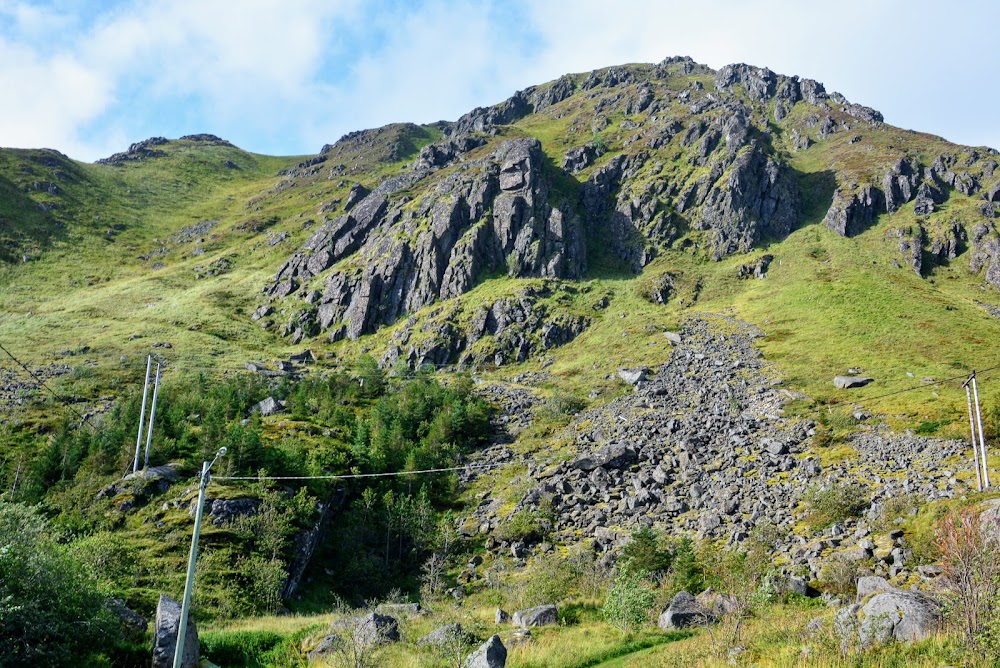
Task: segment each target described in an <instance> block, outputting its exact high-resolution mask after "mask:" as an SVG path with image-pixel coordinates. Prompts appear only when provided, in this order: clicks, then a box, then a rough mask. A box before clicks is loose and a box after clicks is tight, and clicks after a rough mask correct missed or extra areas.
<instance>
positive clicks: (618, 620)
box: [604, 566, 655, 633]
mask: <svg viewBox="0 0 1000 668" xmlns="http://www.w3.org/2000/svg"><path fill="white" fill-rule="evenodd" d="M654 602H655V595H654V594H653V590H652V588H651V587H650V586H649V583H648V580H647V576H646V573H644V572H643V571H631V570H630V569H629V568H628V567H627V566H623V567H622V568H621V569H620V570H619V571H618V574H617V575H616V576H615V581H614V584H612V585H611V588H610V589H609V590H608V594H607V596H606V597H605V598H604V619H605V620H607V622H608V623H609V624H611V625H612V626H614V627H615V628H616V629H618V630H619V631H621V632H622V633H632V632H634V631H636V630H637V629H638V628H639V627H641V626H642V625H643V624H645V623H646V621H647V620H648V619H649V611H650V610H651V609H652V608H653V603H654Z"/></svg>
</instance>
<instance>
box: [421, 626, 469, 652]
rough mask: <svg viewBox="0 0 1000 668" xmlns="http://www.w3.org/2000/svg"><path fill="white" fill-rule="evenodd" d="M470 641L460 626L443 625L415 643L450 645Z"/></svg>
mask: <svg viewBox="0 0 1000 668" xmlns="http://www.w3.org/2000/svg"><path fill="white" fill-rule="evenodd" d="M469 640H470V636H469V634H468V633H466V632H465V630H464V629H463V628H462V625H461V624H458V623H455V624H445V625H444V626H440V627H438V628H436V629H434V630H433V631H431V632H430V633H428V634H427V635H425V636H424V637H423V638H421V639H420V640H418V641H417V644H418V645H437V646H441V645H450V644H451V643H454V642H456V641H459V642H466V641H469Z"/></svg>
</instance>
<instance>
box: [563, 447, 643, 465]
mask: <svg viewBox="0 0 1000 668" xmlns="http://www.w3.org/2000/svg"><path fill="white" fill-rule="evenodd" d="M635 460H636V452H635V450H633V449H632V448H630V447H628V446H627V445H625V444H623V443H609V444H607V445H602V446H601V447H599V448H598V449H597V451H596V452H593V453H589V454H585V455H581V456H579V457H577V458H576V459H575V460H574V461H573V466H574V467H576V468H578V469H580V470H581V471H593V470H594V469H596V468H609V469H620V468H623V467H625V466H630V465H631V464H632V463H633V462H635Z"/></svg>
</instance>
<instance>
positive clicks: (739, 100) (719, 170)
mask: <svg viewBox="0 0 1000 668" xmlns="http://www.w3.org/2000/svg"><path fill="white" fill-rule="evenodd" d="M2 160H3V161H2V164H0V174H2V178H3V181H2V184H3V187H4V188H5V190H4V192H5V193H6V196H5V197H4V198H3V207H4V208H3V211H2V213H0V215H2V218H3V220H4V238H3V240H2V246H0V247H2V249H3V250H2V254H3V257H4V259H5V261H6V263H7V266H6V268H5V269H4V274H5V278H4V284H5V285H6V286H7V287H6V288H5V290H4V293H3V294H4V297H3V307H4V309H5V311H7V312H8V313H10V314H11V316H12V317H11V318H10V319H9V320H8V321H7V322H6V324H5V329H6V331H3V333H4V334H5V336H6V337H7V338H8V339H9V338H10V337H11V336H13V337H18V338H22V339H24V340H25V343H26V347H27V349H28V351H29V352H31V353H35V352H37V353H38V354H39V355H41V356H43V357H44V356H47V355H51V354H52V353H55V352H61V351H65V350H71V349H73V348H79V347H80V344H81V343H83V344H84V345H87V346H88V347H89V348H90V350H91V351H93V352H92V353H91V354H92V355H93V354H98V353H101V355H102V357H104V358H105V359H110V360H113V359H117V358H118V357H121V356H122V355H126V356H127V355H129V354H134V353H135V352H136V351H138V350H140V349H146V348H148V341H147V340H143V339H135V340H133V341H132V342H129V341H128V339H129V337H130V336H135V335H141V336H143V337H150V336H155V337H158V338H160V339H163V340H168V339H169V340H170V342H171V343H172V345H174V346H175V349H176V350H177V351H178V353H177V354H183V355H186V356H188V357H193V358H196V359H197V361H198V363H203V364H206V365H208V366H212V365H216V364H230V365H236V366H239V365H241V364H242V362H243V361H244V360H246V359H248V358H251V357H253V356H254V355H255V354H265V353H266V352H269V351H271V350H275V351H281V352H280V353H277V354H284V352H285V351H286V350H292V349H294V346H295V345H297V344H301V345H308V346H310V347H313V348H324V349H325V348H327V347H329V349H330V350H331V351H342V354H344V355H347V356H350V355H354V354H356V352H357V350H358V345H357V344H355V343H354V342H355V341H364V343H363V344H361V347H364V348H370V349H372V350H373V352H376V353H377V357H378V358H379V359H380V360H381V361H382V363H383V364H385V365H388V366H392V365H394V364H395V363H396V362H397V361H398V360H403V361H404V362H405V363H407V364H409V365H411V366H414V365H420V364H423V363H433V364H439V365H441V364H452V363H463V364H466V365H469V364H478V365H483V364H505V363H511V362H514V363H518V362H526V361H528V360H537V359H539V357H541V356H545V355H549V354H550V353H552V352H553V351H554V350H556V349H557V348H559V347H560V346H565V345H566V344H568V343H569V342H571V341H574V340H577V339H580V338H582V339H584V340H585V341H587V340H589V339H596V340H595V341H592V342H591V343H590V344H587V343H583V344H581V346H580V347H581V348H582V349H583V350H581V351H577V352H575V353H568V354H567V356H566V360H565V363H566V365H568V366H572V362H571V361H569V358H571V357H572V358H575V359H584V358H586V359H590V358H591V356H592V354H591V351H592V350H594V349H596V348H599V347H600V345H603V344H604V343H606V334H607V332H605V331H603V330H604V329H606V326H607V325H608V321H609V320H612V319H613V317H616V316H617V314H618V313H620V312H622V310H624V311H626V320H625V321H624V322H622V323H619V324H621V325H622V328H621V329H623V330H626V331H627V330H628V329H630V325H631V323H632V319H631V314H632V313H633V312H641V315H640V316H639V317H638V318H636V321H641V322H646V323H647V324H650V325H653V324H657V325H660V326H666V325H676V323H677V318H678V316H679V315H680V314H682V313H683V312H684V311H686V310H688V309H692V308H694V309H696V310H716V311H721V310H724V309H727V308H735V309H736V313H739V314H741V315H742V316H743V317H745V318H746V319H748V320H750V321H753V322H755V323H756V324H758V325H765V320H767V321H769V322H770V323H771V326H770V327H769V328H768V327H765V331H767V330H768V329H770V330H772V331H770V332H768V335H769V339H772V340H771V341H768V342H765V344H764V345H765V348H770V350H769V352H773V353H775V354H778V355H781V356H786V357H790V358H792V359H791V360H790V364H789V366H788V368H787V369H786V371H788V372H790V373H791V374H792V376H793V380H794V381H795V382H798V383H801V384H803V387H804V388H805V389H807V390H815V389H816V385H812V382H813V375H812V372H811V371H808V370H807V369H808V368H809V367H814V366H816V369H815V372H816V374H817V375H818V374H824V375H831V374H833V373H835V372H837V371H839V370H841V368H842V367H846V366H859V365H860V366H865V367H867V368H869V369H870V370H872V371H873V372H878V371H881V368H880V367H881V366H882V365H883V364H885V365H886V366H888V363H889V362H890V361H891V363H892V366H894V367H895V369H894V376H895V378H896V379H900V378H901V374H900V372H899V370H900V369H902V368H903V367H906V370H907V371H910V372H912V373H918V374H920V375H940V374H941V373H942V368H944V367H946V366H947V365H948V364H951V363H952V362H955V361H956V359H957V358H959V357H961V358H962V362H963V363H965V364H970V363H971V360H973V359H975V357H976V353H975V352H974V351H975V348H976V342H975V340H974V339H976V340H978V339H977V337H970V336H967V335H965V334H958V335H957V346H958V349H957V350H956V349H955V347H954V346H955V345H956V342H955V339H956V336H955V334H954V333H955V332H956V331H960V330H962V329H963V327H962V326H961V325H960V323H975V326H976V327H977V328H978V327H982V326H984V327H986V328H987V330H988V331H995V329H996V323H995V322H994V320H993V318H992V316H990V315H989V312H988V309H990V308H995V307H996V303H997V298H996V289H997V288H1000V236H998V234H997V231H996V227H995V223H994V220H995V218H994V217H995V215H996V202H997V201H998V199H1000V172H997V152H996V151H994V150H992V149H988V148H971V147H962V146H956V145H953V144H950V143H948V142H946V141H944V140H942V139H940V138H937V137H933V136H930V135H925V134H919V133H915V132H911V131H906V130H901V129H899V128H895V127H893V126H891V125H888V124H886V123H885V122H884V120H883V118H882V116H881V114H879V113H878V112H877V111H874V110H872V109H870V108H867V107H864V106H862V105H859V104H855V103H851V102H849V101H847V100H846V99H844V97H843V96H841V95H839V94H838V93H827V92H826V91H825V89H824V87H823V85H822V84H820V83H818V82H815V81H812V80H808V79H801V80H800V79H798V78H797V77H789V76H783V75H778V74H775V73H773V72H771V71H770V70H767V69H764V68H757V67H751V66H747V65H731V66H727V67H724V68H722V69H721V70H719V71H718V72H715V71H713V70H711V69H709V68H707V67H705V66H703V65H699V64H697V63H694V62H693V61H691V60H690V59H687V58H668V59H666V60H665V61H663V62H662V63H659V64H657V65H628V66H621V67H611V68H607V69H603V70H597V71H594V72H591V73H587V74H579V75H567V76H563V77H561V78H559V79H558V80H556V81H553V82H549V83H547V84H543V85H540V86H535V87H531V88H528V89H525V90H523V91H519V92H517V93H515V94H514V95H513V96H512V97H510V98H509V99H508V100H505V101H504V102H501V103H499V104H497V105H494V106H492V107H488V108H480V109H475V110H473V111H471V112H469V113H468V114H466V115H465V116H463V117H462V118H460V119H458V120H457V121H455V122H441V123H437V124H434V125H432V126H417V125H412V124H397V125H390V126H386V127H383V128H378V129H374V130H365V131H360V132H354V133H350V134H348V135H346V136H345V137H343V138H341V139H340V140H339V141H337V142H336V143H334V144H332V145H327V146H324V147H323V148H322V150H321V151H320V153H319V154H317V155H315V156H310V157H305V158H267V157H265V156H254V155H251V154H248V153H246V152H244V151H241V150H239V149H238V148H236V147H234V146H232V145H231V144H229V143H228V142H225V141H223V140H221V139H219V138H218V137H214V136H212V135H193V136H189V137H184V138H182V139H180V140H175V141H167V140H165V139H163V138H151V139H149V140H146V141H143V142H138V143H136V144H134V145H132V146H131V147H130V148H129V150H128V151H126V152H123V153H120V154H116V155H114V156H111V157H110V158H108V159H105V160H101V161H99V162H98V164H95V165H84V164H80V163H75V162H73V161H71V160H69V159H67V158H66V157H65V156H62V155H60V154H58V153H56V152H52V151H10V150H8V151H4V152H3V155H2ZM768 256H770V257H768ZM764 275H768V276H769V278H768V280H766V281H759V282H758V281H755V280H754V281H750V280H740V279H739V278H738V277H739V276H744V277H745V276H760V277H763V276H764ZM15 286H16V287H15ZM56 286H58V287H56ZM53 288H54V289H53ZM980 288H988V289H986V290H981V289H980ZM876 293H878V294H877V295H876ZM168 295H169V296H168ZM847 302H850V303H851V304H852V308H851V309H848V310H845V309H843V308H841V306H842V305H843V304H845V303H847ZM649 303H652V304H655V306H656V307H655V308H653V307H650V306H647V304H649ZM661 304H662V306H663V308H660V305H661ZM984 309H985V310H984ZM28 312H30V313H31V316H30V318H29V317H26V314H27V313H28ZM140 312H141V313H142V317H141V318H138V317H137V315H138V313H140ZM649 312H652V313H653V314H654V315H653V316H652V320H649V317H648V315H647V314H648V313H649ZM56 314H58V316H57V315H56ZM886 315H888V317H883V316H886ZM93 319H99V320H101V321H102V323H103V324H102V327H103V328H104V329H103V331H96V330H94V328H91V327H89V326H83V327H78V325H79V324H80V321H81V320H83V321H86V322H87V323H89V322H91V321H92V320H93ZM792 319H794V320H795V321H796V326H795V327H787V326H785V324H783V323H788V322H791V321H792ZM894 319H898V320H899V321H900V327H899V328H890V327H889V326H888V325H889V323H893V320H894ZM908 321H909V322H908ZM56 323H58V327H57V326H56ZM46 327H48V328H50V329H51V330H54V331H51V332H50V333H47V335H46V337H37V336H33V333H34V332H35V331H39V330H37V329H36V328H41V329H42V330H45V328H46ZM632 329H634V328H632ZM828 329H830V330H832V331H834V332H836V333H837V336H836V337H833V338H834V340H831V341H826V342H824V343H823V344H822V345H821V346H820V347H821V348H822V349H821V350H815V348H816V347H817V344H816V342H815V341H816V339H817V338H819V337H817V336H816V334H817V333H818V332H821V331H826V330H828ZM893 330H895V331H893ZM901 330H905V331H901ZM915 330H916V331H919V332H920V334H921V338H920V340H919V341H914V340H912V338H911V336H910V334H912V333H914V331H915ZM46 331H47V330H46ZM63 334H69V335H68V336H64V335H63ZM276 337H280V338H276ZM341 339H347V340H348V341H347V343H346V344H338V342H339V341H340V340H341ZM369 339H371V340H370V341H369ZM779 339H780V340H779ZM841 340H842V341H843V345H840V343H841ZM135 341H139V342H138V343H136V342H135ZM632 341H635V340H634V339H633V340H632ZM331 344H338V345H331ZM598 344H600V345H598ZM911 344H912V345H911ZM644 346H645V342H644V343H641V344H636V345H632V344H631V343H630V344H629V345H628V346H625V347H624V348H625V349H626V350H627V352H629V353H633V354H631V355H623V356H622V357H621V359H618V360H616V362H620V363H627V362H626V359H628V358H631V357H637V358H638V359H642V358H643V356H642V354H640V353H639V352H637V351H638V350H639V349H641V348H642V347H644ZM901 346H903V347H906V346H910V350H909V351H908V354H907V355H905V356H903V355H901V354H900V352H901ZM617 347H618V348H621V346H617ZM807 348H812V349H814V351H813V352H814V354H810V353H808V352H807V351H806V349H807ZM348 351H350V352H348ZM953 351H955V352H961V353H962V354H961V355H955V354H952V352H953ZM848 353H849V354H848ZM335 354H336V352H335ZM556 357H557V358H559V357H560V356H558V355H557V356H556ZM556 361H557V362H563V361H564V360H563V359H557V360H556ZM651 361H655V360H651ZM817 365H818V366H817Z"/></svg>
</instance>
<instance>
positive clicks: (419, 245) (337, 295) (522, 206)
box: [265, 139, 586, 339]
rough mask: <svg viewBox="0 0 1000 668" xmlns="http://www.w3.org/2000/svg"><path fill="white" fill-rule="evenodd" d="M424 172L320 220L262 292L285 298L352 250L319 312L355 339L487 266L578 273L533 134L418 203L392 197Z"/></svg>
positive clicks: (570, 224) (468, 167)
mask: <svg viewBox="0 0 1000 668" xmlns="http://www.w3.org/2000/svg"><path fill="white" fill-rule="evenodd" d="M428 174H429V170H416V171H413V172H409V173H407V174H404V175H402V176H400V177H396V180H395V181H394V182H392V183H390V182H389V181H387V182H384V183H383V184H382V185H380V186H379V187H378V188H376V189H375V190H374V191H373V192H372V193H370V194H369V195H367V196H366V197H364V199H362V200H361V201H360V202H359V203H358V204H357V205H356V206H354V208H352V209H351V211H350V213H348V214H345V215H342V216H339V217H338V218H335V219H334V220H331V221H329V222H327V223H326V224H324V225H323V226H322V227H320V229H318V230H317V231H316V233H315V234H313V236H312V237H311V238H310V239H309V240H308V241H307V242H306V244H305V245H304V246H303V248H302V249H301V250H300V251H299V252H297V253H296V254H295V255H293V256H292V258H290V259H289V260H288V261H287V262H286V263H285V264H284V265H283V266H282V267H281V269H280V270H279V271H278V273H277V275H276V276H275V281H274V283H273V284H272V285H270V286H269V287H268V288H267V289H266V290H265V292H266V293H267V294H270V295H273V296H277V297H282V296H285V295H287V294H290V293H291V292H292V291H294V290H295V289H296V288H297V286H298V285H301V284H303V283H304V282H306V281H308V280H310V279H312V278H314V277H315V276H318V275H320V274H322V273H323V272H325V271H327V270H328V269H330V268H331V267H333V265H335V264H337V263H338V262H340V261H341V260H343V259H344V258H346V257H348V256H350V255H352V254H355V253H356V258H357V262H356V263H352V264H354V266H352V267H345V268H339V269H335V270H334V271H333V272H332V273H330V274H329V275H328V277H327V279H326V281H325V288H324V290H323V293H322V297H321V298H320V299H319V300H318V303H317V308H316V314H315V318H316V323H317V325H318V329H319V330H320V331H324V330H328V329H331V328H339V327H341V326H343V327H344V334H345V335H346V336H347V337H348V338H352V339H354V338H357V337H359V336H361V335H362V334H368V333H371V332H374V331H375V330H376V329H378V327H380V326H382V325H388V324H391V323H393V322H395V321H396V320H397V319H398V318H399V317H400V316H401V315H403V314H405V313H412V312H414V311H417V310H419V309H421V308H423V307H425V306H428V305H430V304H433V303H434V302H436V301H439V300H445V299H449V298H452V297H457V296H459V295H462V294H464V293H465V292H467V291H468V290H469V289H471V288H472V286H473V285H474V284H475V282H476V280H477V279H478V278H479V277H481V276H482V275H484V274H485V273H487V272H497V271H503V270H506V273H508V274H509V275H511V276H516V277H545V278H566V279H575V278H580V277H581V276H582V274H583V271H584V269H585V268H586V254H585V249H584V243H583V241H584V240H583V234H582V231H581V229H580V225H579V222H578V220H577V219H576V217H575V216H574V214H573V213H572V212H571V211H570V210H569V209H565V210H564V209H560V208H555V207H553V206H551V205H550V204H549V203H548V199H547V195H548V185H547V182H546V176H545V173H544V168H543V154H542V151H541V144H540V143H539V142H538V140H536V139H517V140H510V141H506V142H503V143H501V144H500V146H498V147H497V148H496V149H495V150H494V151H493V152H492V153H490V154H489V155H487V156H486V157H484V158H480V159H478V160H474V161H469V162H467V163H465V164H463V165H461V166H460V167H459V169H458V170H456V171H455V172H453V173H452V174H451V175H449V176H448V177H446V178H444V179H443V180H441V181H440V182H438V183H437V184H436V185H435V186H434V187H433V189H432V190H431V192H430V194H428V195H427V196H425V197H424V198H423V199H422V200H421V201H420V202H419V204H418V205H417V206H416V207H405V208H404V205H405V204H406V202H392V203H390V200H389V197H390V196H392V195H393V194H395V193H396V192H398V191H399V190H401V189H402V188H405V187H408V186H410V185H412V184H413V183H415V182H416V181H419V180H421V179H423V178H425V177H426V176H427V175H428ZM390 181H392V180H390Z"/></svg>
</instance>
